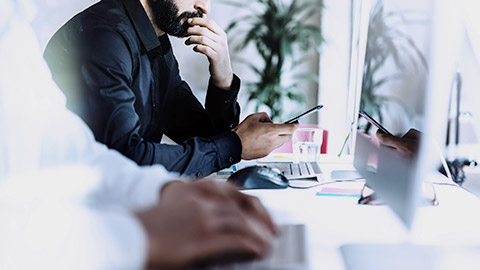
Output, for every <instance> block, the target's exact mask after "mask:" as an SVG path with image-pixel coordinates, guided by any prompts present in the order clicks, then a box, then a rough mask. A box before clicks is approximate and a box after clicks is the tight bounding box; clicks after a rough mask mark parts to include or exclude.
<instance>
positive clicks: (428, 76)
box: [354, 0, 455, 228]
mask: <svg viewBox="0 0 480 270" xmlns="http://www.w3.org/2000/svg"><path fill="white" fill-rule="evenodd" d="M366 1H369V0H366ZM426 2H429V3H430V5H431V7H429V8H427V7H425V8H424V10H426V14H424V15H423V17H424V18H425V19H424V21H425V25H424V26H423V30H424V32H425V33H423V34H430V35H431V37H428V36H427V37H425V40H428V42H427V41H425V40H424V41H423V42H422V40H420V41H418V42H417V40H415V38H414V35H415V33H413V34H412V35H411V36H410V33H405V31H403V32H402V31H401V30H397V29H388V30H395V31H399V32H402V35H405V36H407V39H405V40H401V41H399V42H403V41H406V42H407V43H410V42H413V43H415V42H417V43H418V44H415V45H413V46H411V47H409V48H403V46H405V45H404V44H399V45H398V46H395V45H390V46H385V47H381V44H380V45H379V44H377V43H380V42H382V41H383V42H388V41H392V40H388V37H385V35H387V34H383V33H377V32H375V33H372V32H369V34H368V38H367V41H366V42H367V44H368V46H367V51H366V58H367V60H366V61H365V65H364V66H363V67H362V71H363V74H364V76H363V79H364V80H377V83H381V80H382V79H381V78H382V77H385V76H387V77H388V76H389V74H390V73H391V72H389V71H388V70H387V71H379V72H377V75H376V76H377V78H373V79H372V77H368V76H369V75H368V74H367V75H366V73H368V69H371V68H372V65H375V64H377V63H376V62H375V61H376V59H375V58H380V59H381V57H383V55H381V56H380V57H377V55H375V54H382V53H383V54H384V55H388V54H389V52H383V51H380V52H379V51H378V50H381V49H383V50H388V49H392V50H402V49H403V50H406V52H404V53H399V52H394V53H391V54H390V55H391V57H390V59H387V60H386V61H391V62H392V63H391V64H390V65H389V64H388V63H387V64H386V65H385V66H386V69H388V68H390V69H391V67H392V66H395V63H396V62H401V61H404V62H406V65H408V64H410V69H409V67H406V68H405V67H403V68H402V69H400V70H396V73H395V74H396V76H397V79H395V80H392V82H391V83H390V84H385V87H384V88H386V91H385V90H383V89H375V90H376V91H377V92H378V95H379V96H381V97H385V96H386V95H387V94H388V91H389V90H390V89H388V88H391V89H393V90H395V89H398V88H399V87H407V86H412V87H415V88H416V89H417V91H416V92H415V93H413V94H411V95H406V97H403V98H404V100H406V102H405V103H415V102H417V103H419V104H417V106H416V107H418V109H415V108H411V109H410V112H405V113H411V114H413V115H414V118H415V121H412V123H411V125H410V126H406V128H405V129H404V130H401V132H400V134H399V133H398V132H396V133H397V134H399V135H402V134H404V133H405V132H406V131H407V130H408V128H409V127H412V126H413V127H415V128H416V129H419V130H421V131H422V132H423V136H422V138H423V140H421V142H420V146H419V152H418V153H417V154H416V155H414V156H410V155H405V154H403V153H401V152H399V151H396V150H394V149H392V148H389V147H386V146H383V145H380V144H379V143H378V141H376V138H375V135H372V134H374V132H370V135H368V134H364V133H363V132H360V131H359V132H358V133H357V137H356V140H355V151H354V166H355V168H356V169H357V170H358V171H359V173H360V174H362V175H363V176H364V177H365V179H366V182H367V185H368V186H369V187H370V188H372V189H373V190H375V192H376V195H377V196H378V197H380V199H381V200H382V201H384V202H385V203H386V204H387V205H389V206H390V207H391V209H392V210H393V211H394V212H395V214H396V215H397V216H398V217H399V218H400V220H401V221H402V222H403V224H404V225H405V226H406V227H407V228H410V227H411V226H412V224H413V221H414V216H415V210H416V207H417V206H418V205H419V204H420V203H421V202H422V199H421V196H422V194H421V190H422V181H423V179H424V178H425V173H426V172H427V171H431V170H433V168H434V166H435V165H436V162H437V161H438V160H439V159H438V158H435V157H437V154H436V150H435V149H434V147H433V143H432V142H433V139H432V138H433V137H435V138H436V139H435V141H437V142H443V141H444V140H442V139H441V138H440V137H441V136H444V135H445V131H443V132H440V130H442V128H444V127H440V126H439V125H440V124H442V123H443V124H445V123H446V121H447V115H446V113H447V112H446V110H443V111H442V110H441V108H446V106H447V101H448V97H449V94H448V93H449V91H450V86H451V81H452V78H453V75H452V74H454V72H453V68H452V67H453V64H452V63H447V60H448V59H446V58H445V56H444V55H442V53H444V52H445V50H449V49H451V48H445V47H447V46H450V47H451V44H452V42H451V41H449V42H446V41H445V40H446V39H449V38H450V37H452V35H449V34H447V32H445V30H444V29H445V27H446V26H445V25H444V24H445V23H444V21H445V20H443V21H442V20H441V19H436V18H438V17H439V16H440V15H439V12H441V8H442V6H443V5H444V4H443V3H442V1H438V2H435V1H426ZM378 3H380V5H381V4H385V6H380V9H379V4H378ZM388 3H392V1H389V0H383V1H373V3H372V5H371V13H370V24H369V29H370V31H380V30H381V29H383V28H385V27H386V26H387V27H393V26H389V25H388V21H387V19H388V15H387V14H391V13H392V11H388V10H382V9H383V8H386V6H387V4H388ZM420 8H421V7H419V9H420ZM432 8H433V9H432ZM429 10H432V11H429ZM381 12H383V15H382V14H381ZM429 12H431V13H429ZM379 13H380V14H379ZM380 16H384V17H387V18H386V19H385V21H382V20H380V19H379V17H380ZM416 16H419V15H416ZM442 16H443V15H442ZM450 18H451V16H450ZM449 21H450V20H449ZM379 23H380V24H382V25H380V26H378V25H372V24H379ZM454 27H455V26H454ZM448 28H449V29H452V26H451V25H450V26H449V27H448ZM432 29H433V31H429V30H432ZM438 29H442V32H438ZM417 30H418V29H417ZM451 31H453V30H451ZM372 39H373V40H372ZM393 42H395V40H393ZM422 43H423V44H422ZM372 44H373V45H372ZM440 44H442V45H440ZM372 48H373V49H372ZM379 48H380V49H379ZM396 57H400V58H396ZM401 57H404V58H407V59H402V58H401ZM447 58H448V57H447ZM371 59H373V60H371ZM423 61H424V62H425V63H426V66H427V67H426V68H425V70H423V67H422V65H423ZM450 62H451V61H450ZM447 69H448V70H447ZM416 70H418V72H415V71H416ZM427 70H428V73H427ZM413 82H416V83H415V84H413ZM360 85H361V86H360V87H361V89H360V91H362V92H364V91H369V94H370V95H373V94H375V93H376V92H375V91H373V90H372V89H370V88H368V87H372V82H370V81H369V82H365V81H364V82H363V83H361V84H360ZM366 88H368V89H366ZM393 90H392V91H393ZM400 90H403V89H400ZM372 93H373V94H372ZM386 93H387V94H386ZM392 99H393V98H392ZM362 103H367V102H363V101H362ZM367 104H368V103H367ZM442 104H443V105H442ZM361 106H366V105H365V104H362V105H361ZM361 106H360V107H361ZM361 109H363V110H366V108H361ZM387 109H388V108H387ZM387 109H385V108H383V111H382V112H383V120H384V121H385V122H387V123H388V121H386V120H388V119H389V116H390V115H394V116H396V114H398V110H392V111H389V110H387ZM379 111H380V110H379ZM411 111H414V112H411ZM376 116H377V117H380V116H381V115H378V114H377V115H376ZM377 120H380V119H378V118H377ZM387 128H388V127H387ZM443 130H445V129H443ZM373 131H374V130H373ZM393 133H395V132H393ZM433 134H435V136H432V135H433ZM432 161H433V162H432Z"/></svg>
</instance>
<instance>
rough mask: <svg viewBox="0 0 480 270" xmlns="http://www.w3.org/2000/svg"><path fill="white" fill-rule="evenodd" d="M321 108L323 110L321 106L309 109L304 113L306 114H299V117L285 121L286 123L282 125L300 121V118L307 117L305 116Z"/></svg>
mask: <svg viewBox="0 0 480 270" xmlns="http://www.w3.org/2000/svg"><path fill="white" fill-rule="evenodd" d="M321 108H323V105H317V106H315V107H313V108H311V109H310V110H308V111H306V112H304V113H301V114H299V115H297V116H295V117H293V118H292V119H290V120H287V121H285V122H283V123H284V124H293V123H295V122H297V121H298V119H300V118H302V117H304V116H307V115H309V114H311V113H313V112H316V111H318V110H320V109H321Z"/></svg>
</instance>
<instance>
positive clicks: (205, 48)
mask: <svg viewBox="0 0 480 270" xmlns="http://www.w3.org/2000/svg"><path fill="white" fill-rule="evenodd" d="M193 51H195V52H198V53H201V54H204V55H206V56H207V57H209V58H211V57H214V55H215V54H216V52H215V51H214V50H213V49H212V48H210V47H208V46H204V45H197V46H195V47H194V48H193Z"/></svg>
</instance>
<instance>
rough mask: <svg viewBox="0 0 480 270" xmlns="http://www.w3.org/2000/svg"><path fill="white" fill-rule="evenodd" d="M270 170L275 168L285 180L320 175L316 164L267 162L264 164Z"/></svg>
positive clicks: (320, 171) (313, 162)
mask: <svg viewBox="0 0 480 270" xmlns="http://www.w3.org/2000/svg"><path fill="white" fill-rule="evenodd" d="M264 165H266V166H269V167H271V168H276V169H278V170H280V172H281V173H282V174H283V175H285V177H287V179H289V180H291V179H300V178H312V177H317V176H319V175H321V174H322V170H321V169H320V166H318V163H317V162H315V161H312V162H299V163H294V162H269V163H266V164H264Z"/></svg>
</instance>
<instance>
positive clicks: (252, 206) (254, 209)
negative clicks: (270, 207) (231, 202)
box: [239, 193, 277, 234]
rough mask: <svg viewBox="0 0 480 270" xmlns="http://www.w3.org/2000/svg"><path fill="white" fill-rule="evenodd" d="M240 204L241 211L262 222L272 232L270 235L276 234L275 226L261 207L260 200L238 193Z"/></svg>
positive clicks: (265, 210)
mask: <svg viewBox="0 0 480 270" xmlns="http://www.w3.org/2000/svg"><path fill="white" fill-rule="evenodd" d="M239 194H240V197H239V200H240V203H241V206H242V209H244V210H245V211H247V212H250V213H252V214H253V215H254V216H256V217H257V218H259V219H260V220H262V221H263V222H264V223H265V224H266V225H267V226H268V227H269V228H270V230H271V231H272V233H274V234H277V226H276V225H275V223H274V222H273V220H272V218H271V217H270V214H268V211H267V209H266V208H265V207H264V206H263V204H262V203H261V201H260V199H258V198H257V197H253V196H250V195H246V194H243V193H239Z"/></svg>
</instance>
